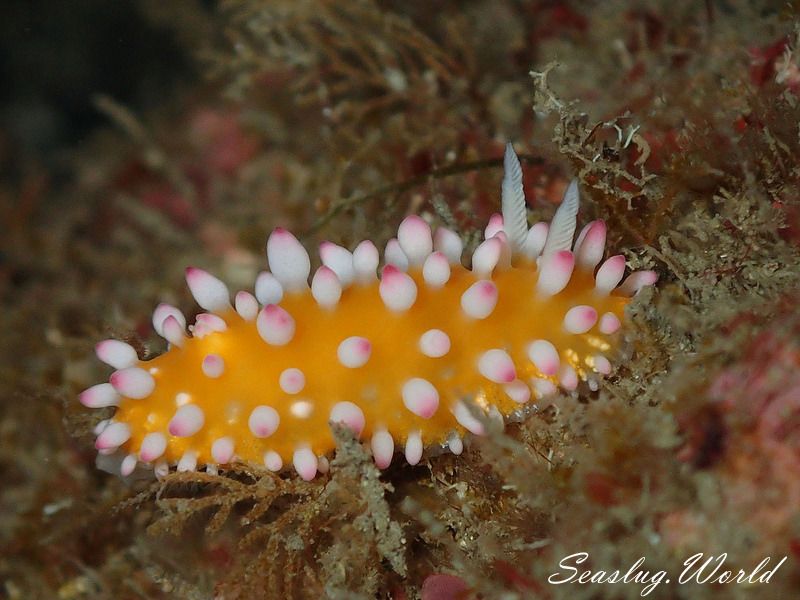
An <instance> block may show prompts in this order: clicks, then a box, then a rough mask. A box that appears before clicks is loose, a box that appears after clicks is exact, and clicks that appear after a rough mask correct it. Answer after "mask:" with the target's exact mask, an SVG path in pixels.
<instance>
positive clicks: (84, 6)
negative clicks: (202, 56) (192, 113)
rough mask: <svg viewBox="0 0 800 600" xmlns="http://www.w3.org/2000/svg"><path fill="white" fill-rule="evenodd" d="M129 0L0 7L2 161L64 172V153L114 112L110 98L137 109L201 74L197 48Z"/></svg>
mask: <svg viewBox="0 0 800 600" xmlns="http://www.w3.org/2000/svg"><path fill="white" fill-rule="evenodd" d="M141 6H142V3H137V2H131V1H125V0H79V1H69V2H67V1H57V2H53V1H49V0H12V1H5V2H3V3H2V4H1V5H0V148H2V149H1V150H0V153H2V156H0V164H2V165H3V167H2V168H3V171H4V173H3V175H4V176H13V174H14V172H16V171H18V170H19V169H20V168H22V166H21V165H23V164H25V163H29V162H30V161H33V162H36V163H41V164H42V166H45V167H46V168H47V169H48V170H50V171H51V173H54V174H56V175H58V174H60V175H61V176H65V174H66V172H67V168H66V166H65V165H64V160H63V159H64V155H65V154H66V151H67V150H69V149H70V148H74V147H75V146H76V145H78V144H80V143H81V141H82V140H84V139H86V137H87V136H88V135H89V134H90V133H91V131H92V130H93V129H95V128H97V127H100V126H105V125H106V124H107V123H108V119H107V117H106V116H105V115H103V114H102V113H101V112H99V111H98V110H97V108H95V106H94V104H93V102H92V98H93V96H95V95H97V94H104V95H108V96H110V97H111V98H113V99H114V100H116V101H117V102H119V103H121V104H123V105H125V106H127V107H129V108H131V109H132V110H133V111H134V112H136V113H140V114H141V112H143V111H145V110H147V109H149V108H152V107H154V106H157V105H158V104H159V102H162V101H163V100H164V98H166V97H168V96H169V95H170V94H172V93H174V91H175V90H176V88H177V87H178V86H179V85H180V83H181V82H182V81H186V80H187V79H189V78H190V77H192V76H193V75H194V73H193V66H192V65H193V62H192V60H191V56H190V54H191V52H190V50H188V49H185V48H181V47H180V45H179V44H178V41H177V39H176V36H175V34H174V31H173V30H171V29H169V28H167V27H165V26H163V24H157V23H153V22H152V20H151V19H148V18H147V16H146V14H144V13H143V12H142V10H141Z"/></svg>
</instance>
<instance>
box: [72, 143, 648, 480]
mask: <svg viewBox="0 0 800 600" xmlns="http://www.w3.org/2000/svg"><path fill="white" fill-rule="evenodd" d="M505 166H506V174H505V178H504V180H503V187H502V205H503V214H502V216H501V215H494V216H493V217H492V218H491V219H490V221H489V224H488V226H487V228H486V239H485V240H484V241H483V242H482V243H481V244H480V245H479V246H478V248H477V249H476V250H475V252H474V253H473V255H472V261H471V270H468V269H466V268H464V267H463V266H462V264H461V253H462V243H461V239H460V238H459V236H458V235H456V234H455V233H453V232H452V231H449V230H447V229H443V228H439V229H438V230H437V231H436V232H435V233H434V232H432V231H431V228H430V226H429V225H428V223H426V222H425V221H424V220H423V219H421V218H420V217H417V216H410V217H407V218H406V219H405V220H404V221H403V222H402V223H401V225H400V227H399V230H398V233H397V238H396V239H393V240H391V241H390V242H389V244H387V247H386V253H385V256H384V267H383V269H382V270H381V276H380V278H378V277H377V275H376V273H377V268H378V264H379V253H378V251H377V249H376V248H375V246H374V244H372V243H371V242H368V241H365V242H362V243H360V244H359V245H358V246H357V247H356V248H355V250H354V251H353V252H350V251H349V250H347V249H345V248H342V247H340V246H337V245H335V244H332V243H329V242H325V243H323V244H322V245H321V247H320V257H321V260H322V266H321V267H320V268H319V269H318V270H317V271H316V272H315V273H314V275H313V277H311V283H310V285H309V276H310V275H311V261H310V260H309V256H308V253H307V252H306V250H305V248H304V247H303V246H302V245H301V244H300V242H299V241H298V240H297V239H296V238H295V237H294V236H293V235H292V234H291V233H290V232H288V231H286V230H284V229H276V230H275V231H274V232H273V233H272V234H271V235H270V237H269V240H268V242H267V259H268V262H269V269H270V271H269V272H263V273H261V274H260V275H259V277H258V279H257V281H256V284H255V295H253V294H251V293H249V292H246V291H241V292H238V293H237V294H236V295H235V297H234V300H233V304H232V303H231V297H230V294H229V291H228V288H227V286H226V285H225V284H224V283H223V282H222V281H220V280H219V279H217V278H216V277H214V276H213V275H211V274H209V273H207V272H205V271H202V270H200V269H196V268H189V269H187V271H186V281H187V283H188V285H189V289H190V290H191V292H192V294H193V296H194V297H195V299H196V300H197V303H198V304H199V305H200V306H201V307H202V308H203V309H204V310H205V311H207V312H204V313H201V314H199V315H198V316H197V318H196V321H195V323H194V324H192V325H190V326H189V328H188V329H189V335H187V329H186V318H185V317H184V315H183V314H182V313H181V311H180V310H178V309H177V308H175V307H174V306H170V305H167V304H161V305H159V306H158V307H157V308H156V309H155V311H154V313H153V326H154V328H155V330H156V332H157V333H159V334H160V335H161V336H163V337H164V338H166V340H167V341H168V342H169V349H168V351H167V352H165V353H164V354H162V355H161V356H158V357H156V358H154V359H152V360H149V361H140V360H139V358H138V356H137V355H136V352H135V351H134V350H133V348H132V347H130V346H129V345H127V344H125V343H123V342H120V341H116V340H106V341H103V342H100V343H99V344H98V345H97V356H98V357H99V358H100V360H102V361H103V362H105V363H107V364H108V365H110V366H111V367H113V368H114V369H116V371H115V372H114V373H113V374H112V375H111V377H110V379H109V383H101V384H98V385H95V386H93V387H91V388H89V389H88V390H86V391H84V392H83V393H82V394H81V396H80V400H81V402H82V403H83V404H84V405H86V406H88V407H91V408H98V407H108V406H115V407H116V412H115V414H114V416H113V418H112V419H109V420H108V421H105V422H102V423H100V424H99V425H98V427H97V441H96V448H97V450H98V451H99V452H100V453H101V454H113V455H115V456H118V457H119V458H120V459H121V463H120V465H121V466H120V471H121V473H122V475H123V476H127V475H129V474H131V473H132V472H133V470H134V469H135V468H136V467H137V465H139V464H142V463H143V464H148V465H152V466H153V467H154V469H155V471H156V473H157V474H161V473H166V472H167V471H168V469H169V468H170V466H172V465H177V469H178V470H179V471H188V470H194V469H197V468H198V467H199V466H201V465H207V466H208V468H211V469H213V468H216V466H217V465H224V464H227V463H230V462H232V461H242V462H246V463H257V464H261V465H265V466H266V467H267V468H268V469H271V470H273V471H278V470H280V469H282V468H283V467H284V465H288V464H292V465H293V466H294V468H295V470H296V471H297V473H298V474H299V475H300V476H301V477H302V478H303V479H312V478H313V477H314V476H315V475H316V473H317V472H318V470H321V469H323V468H324V465H325V462H324V461H325V459H324V457H325V455H327V454H328V453H330V452H331V451H332V450H333V449H334V440H333V436H332V432H331V430H330V423H331V422H334V423H342V424H344V425H345V426H347V427H349V428H350V429H351V430H352V431H353V432H354V434H355V435H356V436H358V437H361V438H363V439H365V440H369V443H370V446H371V449H372V453H373V456H374V458H375V462H376V464H377V465H378V466H379V467H381V468H385V467H387V466H388V465H389V464H390V462H391V460H392V458H393V455H394V453H395V446H396V445H399V446H400V447H401V448H402V449H403V452H404V454H405V458H406V460H407V461H408V462H409V463H410V464H412V465H413V464H416V463H418V462H419V461H420V459H421V457H422V453H423V449H424V447H425V446H433V445H447V446H448V447H449V448H450V450H451V451H452V452H454V453H456V454H459V453H460V452H461V451H462V448H463V444H462V440H461V436H462V435H463V434H465V433H466V432H469V433H472V434H476V435H481V434H483V433H485V428H484V421H483V420H481V419H479V418H476V416H475V413H474V412H473V411H474V410H475V409H476V408H477V410H479V411H483V412H484V413H485V414H486V415H489V416H492V415H494V416H497V415H504V416H508V415H512V414H514V413H517V412H518V411H520V409H522V408H524V406H525V405H526V404H529V403H533V402H535V401H536V400H538V399H541V398H543V397H545V396H548V395H551V394H554V393H555V392H556V390H557V388H558V387H559V386H560V387H561V388H563V389H566V390H574V389H575V388H576V387H577V386H578V384H579V382H580V381H581V380H583V381H587V382H589V383H590V384H595V383H596V381H595V378H596V377H598V376H602V375H607V374H608V373H609V372H610V371H611V362H610V360H609V357H610V356H611V351H612V349H613V347H614V344H615V339H616V337H615V333H616V332H617V330H618V329H619V328H620V325H621V321H622V319H623V316H624V315H623V313H624V308H625V305H626V304H627V303H628V301H629V298H630V297H631V296H632V295H633V294H635V293H636V292H637V291H638V290H639V289H640V288H641V287H643V286H646V285H650V284H652V283H654V282H655V280H656V276H655V274H654V273H653V272H651V271H640V272H637V273H633V274H631V275H630V276H629V277H628V278H627V279H626V280H625V282H624V283H622V285H619V284H620V281H622V278H623V275H624V270H625V260H624V258H623V257H622V256H613V257H611V258H608V259H606V260H605V261H604V262H602V259H603V255H604V247H605V238H606V228H605V224H604V223H603V222H602V221H594V222H592V223H589V224H588V225H587V226H586V227H585V228H584V229H583V231H581V233H580V234H579V235H578V238H577V240H576V241H575V243H574V245H573V243H572V240H573V237H574V233H575V225H576V215H577V210H578V190H577V185H575V184H574V183H573V184H572V185H571V186H570V187H569V188H568V190H567V193H566V195H565V198H564V201H563V202H562V204H561V206H560V207H559V209H558V211H557V213H556V215H555V217H554V218H553V221H552V223H551V224H550V226H549V227H548V225H547V224H542V223H538V224H536V225H534V226H533V227H530V228H529V227H528V224H527V214H526V206H525V199H524V196H523V193H522V172H521V169H520V166H519V162H518V160H517V158H516V155H515V154H514V152H513V150H512V149H511V147H510V146H509V147H508V150H507V152H506V165H505ZM601 262H602V264H600V263H601ZM598 265H600V266H599V268H598ZM470 403H473V404H474V406H473V407H472V408H471V407H470V406H469V405H468V404H470Z"/></svg>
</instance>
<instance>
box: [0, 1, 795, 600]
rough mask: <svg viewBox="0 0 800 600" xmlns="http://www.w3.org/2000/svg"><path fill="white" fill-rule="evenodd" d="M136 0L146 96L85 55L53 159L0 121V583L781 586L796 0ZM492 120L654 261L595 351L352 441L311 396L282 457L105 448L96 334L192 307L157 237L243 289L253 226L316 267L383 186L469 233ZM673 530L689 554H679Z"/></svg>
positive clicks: (402, 595) (531, 216)
mask: <svg viewBox="0 0 800 600" xmlns="http://www.w3.org/2000/svg"><path fill="white" fill-rule="evenodd" d="M133 6H135V9H132V10H134V12H135V13H136V15H137V16H136V18H137V22H141V23H147V24H149V25H150V26H152V27H153V28H154V29H156V30H158V31H159V32H160V33H159V35H161V36H167V37H168V38H169V40H170V44H171V47H173V46H174V47H175V48H180V49H181V53H182V56H185V57H187V58H186V61H188V62H190V63H191V65H192V67H191V69H190V70H185V69H186V67H185V66H184V65H183V62H181V61H176V62H175V63H174V64H175V67H174V68H175V69H182V70H181V72H180V73H177V74H176V75H175V77H176V79H179V80H180V84H179V85H176V86H174V87H173V88H170V89H169V90H167V89H164V90H163V97H159V101H158V103H157V104H156V105H155V106H154V105H151V104H148V105H146V106H145V105H140V104H136V103H135V102H127V101H126V100H123V99H120V98H117V97H114V95H113V93H103V91H102V89H86V90H85V91H84V96H85V102H86V106H89V107H92V110H93V111H94V112H95V113H96V114H97V115H100V117H101V124H100V125H97V126H96V127H94V128H93V129H92V130H91V132H90V133H88V134H85V136H84V137H83V138H82V142H81V143H80V145H76V146H74V147H71V148H69V150H68V151H62V153H61V155H60V156H59V159H58V162H57V167H54V165H53V162H52V161H48V160H44V159H41V158H38V157H37V155H36V154H35V153H33V154H31V153H30V152H28V151H27V150H25V151H23V150H24V149H26V148H28V147H29V146H27V145H26V144H25V140H23V139H21V138H19V137H17V134H16V133H14V131H11V130H10V129H9V130H7V131H3V130H0V173H1V174H2V176H1V178H0V224H2V232H3V235H2V236H0V298H2V303H3V305H2V313H3V315H4V316H3V328H2V330H3V333H2V337H1V338H0V471H1V472H2V475H3V477H2V486H0V598H9V599H29V598H45V599H49V598H59V599H64V600H72V599H75V600H79V599H104V598H109V599H110V598H115V599H116V598H125V599H128V598H130V599H137V598H156V599H158V598H186V599H192V600H194V599H205V598H214V599H220V600H221V599H260V598H276V599H277V598H281V599H283V598H301V599H302V598H334V599H362V598H363V599H371V598H394V599H409V600H411V599H422V600H449V599H453V600H455V599H456V598H462V599H478V598H485V599H491V598H503V599H509V600H510V599H517V598H518V599H527V598H543V599H553V600H557V599H560V598H569V599H574V598H587V599H588V598H592V599H594V598H639V597H642V596H646V597H650V598H687V599H693V598H700V599H704V598H748V599H752V598H765V599H771V598H790V597H795V596H796V595H797V594H798V592H800V375H798V373H800V312H798V309H797V307H798V302H800V202H799V201H798V199H799V198H800V132H799V130H798V123H800V12H799V11H798V6H797V5H796V3H792V2H774V3H773V2H757V1H743V0H742V1H733V0H731V1H715V0H708V1H707V2H692V1H688V0H687V1H678V2H675V1H673V2H666V1H662V0H656V1H654V2H648V3H641V4H639V3H622V2H577V1H545V0H535V1H531V2H517V1H512V0H500V1H496V0H493V1H488V0H468V1H466V2H456V1H450V0H442V1H437V2H419V3H400V2H384V1H377V0H369V1H368V0H356V1H353V2H348V3H335V2H327V1H323V0H316V1H308V0H299V1H288V0H286V1H284V0H277V1H276V0H272V1H267V0H225V1H222V2H199V1H192V0H185V1H184V0H181V1H179V2H170V3H161V2H156V1H154V0H145V1H142V2H140V3H136V4H134V5H133ZM116 76H117V77H124V74H117V75H116ZM65 78H66V75H65ZM154 81H155V82H156V85H163V78H155V79H150V80H148V83H147V85H148V86H149V85H153V82H154ZM82 85H85V84H82ZM15 114H16V113H15ZM15 131H16V130H15ZM509 141H511V142H513V145H514V148H515V149H516V151H517V154H518V155H519V161H520V163H519V164H520V167H521V171H522V181H523V184H524V196H525V199H526V202H527V203H526V205H525V208H526V210H527V217H528V223H529V224H533V223H536V222H539V221H545V222H547V221H550V220H551V219H552V218H553V216H554V215H555V214H556V211H557V209H558V207H559V203H560V202H561V199H562V197H563V196H564V192H565V190H567V188H568V184H569V183H570V181H572V180H573V179H574V180H577V182H578V184H579V187H580V194H581V204H580V211H579V213H578V217H577V219H578V226H579V229H578V231H580V228H581V227H583V226H584V225H586V224H588V223H590V222H592V221H595V220H598V219H602V220H603V221H605V223H606V224H607V247H608V248H609V250H610V252H611V253H620V254H622V255H623V256H624V258H625V262H626V263H627V267H628V271H635V270H645V271H647V270H652V271H655V272H656V273H657V275H658V282H657V283H656V284H655V285H653V286H647V287H645V288H643V289H641V290H640V291H639V293H637V294H636V295H635V296H634V297H633V298H632V299H631V300H630V303H629V304H628V305H627V306H626V307H625V310H624V316H623V319H622V321H623V327H622V331H621V332H620V337H619V341H620V343H619V344H618V345H617V347H615V348H614V349H613V355H609V360H610V363H611V365H613V370H612V372H611V374H610V375H609V376H607V377H605V378H604V379H598V380H597V381H596V382H594V383H593V385H591V386H588V385H579V386H577V387H575V389H572V390H565V389H561V390H559V391H558V393H557V394H555V395H550V396H543V397H535V398H531V400H530V403H531V405H532V406H531V408H530V409H529V410H527V411H525V413H524V414H520V415H517V418H514V419H511V420H509V421H507V422H506V423H505V425H504V426H501V425H500V424H499V423H498V422H497V420H492V419H486V420H484V421H482V422H481V423H482V426H481V429H485V435H469V434H467V435H465V436H464V438H463V447H461V446H459V447H458V449H459V452H458V453H455V452H450V451H446V450H442V449H441V448H439V447H438V445H437V444H433V445H431V446H426V448H425V452H424V454H423V455H422V458H421V459H420V460H417V461H410V462H415V464H413V465H412V464H408V462H407V461H406V460H401V458H400V456H396V457H395V459H394V460H393V461H391V464H390V465H386V464H382V465H381V467H383V468H378V467H377V466H376V465H375V462H374V461H373V456H372V455H373V452H375V448H374V447H373V448H370V444H369V441H368V440H362V441H361V442H359V441H358V440H357V439H355V436H354V435H353V432H352V431H350V429H348V428H347V427H341V426H338V425H335V424H334V425H333V426H332V429H331V430H330V432H327V431H326V432H325V435H327V436H328V437H329V438H330V439H332V440H333V441H334V443H335V446H336V449H335V451H334V452H332V453H330V454H328V455H327V461H326V468H325V469H324V472H323V470H320V472H319V473H317V472H316V469H315V474H316V476H315V477H313V479H312V478H311V477H306V478H305V479H309V480H308V481H306V480H305V479H304V478H301V477H299V476H298V475H297V473H295V472H294V470H292V469H283V470H280V469H270V468H267V467H266V466H261V465H259V464H257V463H254V462H252V461H248V462H236V461H234V462H231V463H228V464H221V465H220V466H219V467H218V468H214V469H210V468H209V469H204V468H201V469H199V470H193V469H190V470H180V471H179V470H178V469H175V468H172V469H170V468H161V469H157V472H158V473H157V474H158V477H157V478H156V477H154V476H153V473H152V470H150V472H139V471H136V472H130V473H128V474H130V475H131V476H129V477H126V478H121V477H119V476H117V475H114V474H109V473H108V472H106V471H104V470H102V469H98V464H99V466H101V467H103V466H106V465H104V464H103V463H102V461H99V463H98V461H96V456H95V455H96V451H95V437H96V436H95V433H94V431H95V430H96V429H97V427H98V424H99V423H101V422H102V421H103V420H104V419H108V418H110V417H111V416H112V415H113V414H114V407H113V406H108V407H104V408H101V409H99V410H88V409H87V408H86V407H84V406H82V405H81V403H80V402H79V400H78V398H79V394H80V393H81V391H82V390H85V389H87V388H89V387H90V386H92V385H95V384H96V383H97V382H100V381H105V380H107V379H108V376H109V373H110V371H109V369H108V368H107V367H106V366H104V365H102V364H101V363H99V362H98V361H97V360H96V358H95V356H94V348H95V345H96V344H97V343H98V342H100V341H101V340H105V339H109V338H114V339H118V340H122V341H124V342H125V343H126V344H128V346H129V347H130V348H132V349H133V350H134V351H135V354H136V355H137V356H138V358H139V359H142V360H148V359H152V358H153V357H156V356H159V355H162V354H164V353H165V352H166V351H167V342H166V341H165V340H164V339H162V338H160V337H158V336H157V335H156V332H154V331H153V327H152V323H151V321H152V312H153V308H154V307H156V306H157V305H158V304H159V303H162V302H166V303H169V304H170V305H173V306H175V307H177V308H179V309H180V310H181V311H182V314H185V315H186V316H188V317H189V318H190V319H192V320H193V319H194V317H196V315H197V314H198V313H199V312H200V309H199V308H198V306H197V304H196V303H195V300H194V299H193V297H192V294H191V293H190V290H189V289H187V287H186V285H184V283H183V280H184V271H185V269H186V267H188V266H195V267H197V268H199V269H203V270H204V271H208V272H213V273H214V274H215V275H216V276H217V277H219V279H220V280H222V281H224V282H226V283H227V284H228V286H230V287H231V289H236V290H239V289H243V290H252V289H253V282H254V281H255V280H256V277H257V276H258V274H259V272H261V271H263V270H264V269H265V267H266V263H267V258H266V256H265V246H266V242H267V238H268V236H269V234H270V232H272V231H273V230H274V229H275V228H286V229H290V230H291V231H293V232H294V233H295V234H296V235H297V237H298V239H299V241H300V242H301V243H302V244H303V246H304V247H305V249H306V250H308V252H309V254H310V255H311V257H312V258H311V265H310V268H311V269H312V270H311V272H312V273H313V272H314V271H315V270H316V269H317V268H318V267H319V266H320V264H321V263H320V261H319V259H318V258H317V257H316V254H317V253H316V251H315V250H316V248H317V247H318V246H319V244H320V243H321V242H323V241H330V242H333V243H335V244H338V245H340V246H342V247H345V248H348V249H350V250H353V249H354V248H355V246H356V244H357V243H358V242H360V241H361V240H367V239H368V240H371V241H372V242H373V243H374V244H375V246H377V247H378V248H381V249H382V248H384V246H385V245H386V244H387V242H389V241H390V240H391V239H392V238H393V236H395V235H396V232H397V228H398V226H399V225H400V224H401V222H404V219H408V217H409V216H410V215H418V216H419V217H421V219H416V218H415V219H412V221H406V222H414V223H419V222H423V223H426V224H427V225H429V226H430V227H432V228H434V229H435V228H437V227H438V228H447V229H449V230H452V231H454V232H457V233H458V236H459V238H460V240H461V241H462V243H463V246H464V248H465V250H466V251H467V252H469V253H472V252H474V251H476V249H477V248H479V247H480V244H481V243H482V239H483V236H484V227H485V226H486V223H487V221H489V219H490V217H491V215H492V214H494V213H497V212H500V210H501V204H500V203H501V181H502V178H503V163H504V152H505V148H506V143H507V142H509ZM487 237H490V236H488V235H487ZM459 268H460V267H459ZM448 272H449V271H448ZM256 294H257V290H256ZM195 295H197V294H195ZM201 297H202V294H201ZM180 339H182V338H175V337H173V339H172V340H171V341H173V342H175V341H176V340H177V341H180ZM593 381H594V380H593ZM569 387H572V386H569ZM412 404H413V402H412ZM476 416H477V415H473V418H475V417H476ZM331 436H332V437H331ZM365 442H366V443H365ZM398 450H399V451H400V450H402V449H401V448H400V447H399V446H398ZM176 456H177V455H176ZM315 460H316V459H315ZM328 461H329V464H328ZM134 462H135V461H134ZM222 462H227V461H222ZM283 462H284V463H286V462H288V461H287V460H286V458H284V459H283ZM381 462H384V461H381ZM96 463H98V464H96ZM299 470H301V469H298V471H299ZM581 553H585V554H586V556H585V558H586V560H585V561H584V562H581V563H578V562H576V559H579V558H580V557H581ZM698 553H702V557H703V558H702V559H701V560H705V559H706V558H708V557H715V560H714V561H713V565H712V566H709V567H708V568H707V569H705V571H704V574H703V575H702V576H701V575H700V574H697V575H696V576H685V571H686V570H687V569H689V570H691V568H690V567H688V566H687V564H686V563H687V561H689V560H690V559H691V557H692V556H696V555H698ZM723 556H724V560H722V559H720V557H723ZM569 557H571V558H569ZM766 557H770V562H769V563H768V564H765V565H762V567H761V568H760V570H758V572H757V574H756V575H754V576H752V577H750V578H749V579H748V578H747V577H742V580H741V581H738V582H737V581H733V580H732V581H726V577H725V576H724V572H725V571H731V572H732V575H731V576H730V577H727V579H735V575H736V574H737V573H738V572H739V570H740V569H741V570H743V571H744V572H745V574H750V573H752V572H753V571H754V570H757V569H758V567H757V566H758V565H759V563H762V561H763V560H764V559H765V558H766ZM642 558H643V559H644V560H643V561H641V559H642ZM716 559H720V561H721V562H720V564H721V565H722V566H720V568H719V569H718V570H717V571H714V566H715V565H716V564H717V562H718V561H717V560H716ZM562 561H567V563H565V564H569V565H574V566H575V570H576V577H575V578H574V580H570V581H568V582H563V583H555V582H554V581H558V579H559V577H561V578H562V579H566V578H567V577H566V575H568V574H569V572H570V571H569V569H567V568H564V567H562V566H560V565H561V563H562ZM637 561H639V562H637ZM723 563H724V564H723ZM693 564H695V565H699V564H700V563H693ZM633 565H638V567H632V566H633ZM629 568H632V569H634V568H638V569H639V571H638V572H639V576H638V578H634V577H630V578H629V580H627V581H619V579H621V578H622V575H624V574H625V572H626V571H627V570H628V569H629ZM615 570H619V571H621V574H620V575H619V576H618V577H617V580H615V581H610V579H611V574H612V573H613V572H614V571H615ZM770 570H771V571H773V572H771V573H769V576H767V575H766V574H767V573H768V572H769V571H770ZM584 571H591V574H590V575H586V578H585V579H584V580H583V581H578V577H577V575H579V574H580V573H582V572H584ZM712 571H713V573H712ZM601 572H602V573H603V574H604V576H601V575H599V573H601ZM661 573H663V575H659V574H661ZM559 574H560V575H559ZM592 574H593V575H594V580H593V581H592V580H591V577H592ZM556 575H558V576H556ZM759 578H760V579H759Z"/></svg>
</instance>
